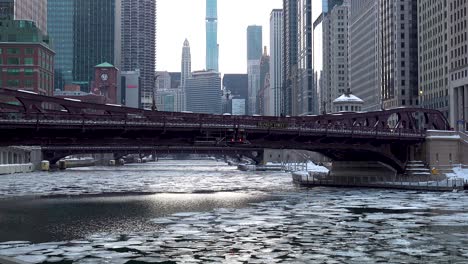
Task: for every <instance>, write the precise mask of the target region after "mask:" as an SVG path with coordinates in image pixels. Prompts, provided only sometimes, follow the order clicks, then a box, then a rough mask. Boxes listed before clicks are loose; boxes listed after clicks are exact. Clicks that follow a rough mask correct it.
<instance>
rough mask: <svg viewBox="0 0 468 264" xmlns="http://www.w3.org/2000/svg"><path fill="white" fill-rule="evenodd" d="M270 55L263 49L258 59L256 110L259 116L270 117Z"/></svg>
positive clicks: (265, 48)
mask: <svg viewBox="0 0 468 264" xmlns="http://www.w3.org/2000/svg"><path fill="white" fill-rule="evenodd" d="M270 97H271V95H270V55H268V51H267V47H266V46H265V47H264V50H263V55H262V58H261V59H260V86H259V90H258V92H257V108H258V111H257V112H258V113H259V114H261V115H272V114H271V109H270Z"/></svg>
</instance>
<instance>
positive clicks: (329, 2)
mask: <svg viewBox="0 0 468 264" xmlns="http://www.w3.org/2000/svg"><path fill="white" fill-rule="evenodd" d="M353 1H354V0H353ZM342 4H343V0H322V8H323V12H324V13H329V12H330V11H332V10H333V8H334V7H335V6H338V5H342Z"/></svg>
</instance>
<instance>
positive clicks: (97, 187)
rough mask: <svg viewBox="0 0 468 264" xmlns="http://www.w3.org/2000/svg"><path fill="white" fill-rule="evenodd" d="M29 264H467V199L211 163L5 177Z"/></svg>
mask: <svg viewBox="0 0 468 264" xmlns="http://www.w3.org/2000/svg"><path fill="white" fill-rule="evenodd" d="M0 255H3V256H10V257H16V258H19V259H22V260H25V261H29V262H32V263H128V264H131V263H378V262H380V263H467V262H468V195H467V194H466V193H426V192H410V191H393V190H391V191H390V190H389V191H385V190H372V189H333V188H315V189H304V188H300V187H297V186H294V185H293V184H292V181H291V176H290V175H288V174H285V173H271V172H268V173H267V172H265V173H251V172H250V173H248V172H239V171H237V170H236V169H235V168H234V167H229V166H227V165H225V164H224V163H219V162H215V161H177V162H176V161H161V162H158V163H150V164H141V165H129V166H125V167H119V168H106V167H101V168H99V167H98V168H91V169H76V170H68V171H65V172H53V173H33V174H24V175H21V174H20V175H11V176H0Z"/></svg>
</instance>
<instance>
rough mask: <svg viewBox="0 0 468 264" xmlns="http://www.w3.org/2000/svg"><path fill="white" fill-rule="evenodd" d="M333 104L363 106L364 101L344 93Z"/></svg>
mask: <svg viewBox="0 0 468 264" xmlns="http://www.w3.org/2000/svg"><path fill="white" fill-rule="evenodd" d="M333 103H338V104H343V103H358V104H363V103H364V101H363V100H362V99H361V98H359V97H357V96H355V95H353V94H352V93H345V94H343V95H342V96H340V97H338V98H336V99H335V100H334V101H333Z"/></svg>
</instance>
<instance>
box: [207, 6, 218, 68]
mask: <svg viewBox="0 0 468 264" xmlns="http://www.w3.org/2000/svg"><path fill="white" fill-rule="evenodd" d="M206 69H207V70H214V71H216V72H219V45H218V0H206Z"/></svg>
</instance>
